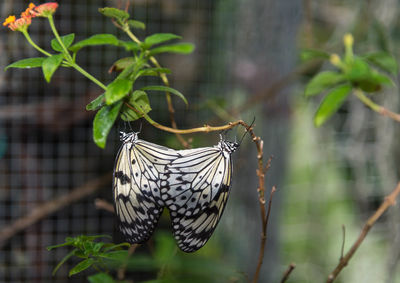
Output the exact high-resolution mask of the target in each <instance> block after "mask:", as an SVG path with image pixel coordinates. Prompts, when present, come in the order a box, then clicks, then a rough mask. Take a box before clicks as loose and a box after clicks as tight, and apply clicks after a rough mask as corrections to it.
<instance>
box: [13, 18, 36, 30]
mask: <svg viewBox="0 0 400 283" xmlns="http://www.w3.org/2000/svg"><path fill="white" fill-rule="evenodd" d="M31 23H32V19H31V17H25V18H19V19H18V20H16V21H14V22H11V23H9V25H8V27H9V28H10V29H11V30H12V31H16V30H17V31H21V32H22V31H26V29H27V28H28V27H29V25H30V24H31Z"/></svg>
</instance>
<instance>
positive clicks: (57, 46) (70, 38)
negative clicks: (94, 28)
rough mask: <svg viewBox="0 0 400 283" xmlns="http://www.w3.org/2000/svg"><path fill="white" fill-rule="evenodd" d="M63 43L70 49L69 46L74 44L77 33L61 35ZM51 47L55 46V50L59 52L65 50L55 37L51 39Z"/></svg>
mask: <svg viewBox="0 0 400 283" xmlns="http://www.w3.org/2000/svg"><path fill="white" fill-rule="evenodd" d="M60 39H61V41H62V43H63V44H64V46H65V47H66V48H67V49H68V47H69V46H70V45H71V44H72V42H73V41H74V39H75V34H74V33H70V34H67V35H64V36H61V37H60ZM51 48H53V49H54V50H55V51H58V52H63V51H64V50H63V48H62V47H61V45H60V43H59V42H58V40H57V38H53V39H52V40H51Z"/></svg>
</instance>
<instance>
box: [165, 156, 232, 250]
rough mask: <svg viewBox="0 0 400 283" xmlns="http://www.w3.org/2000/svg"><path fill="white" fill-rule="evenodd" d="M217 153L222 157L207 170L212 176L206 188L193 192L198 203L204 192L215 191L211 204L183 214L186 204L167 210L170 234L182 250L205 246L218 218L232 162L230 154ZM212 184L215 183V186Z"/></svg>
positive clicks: (224, 198) (226, 197) (230, 174)
mask: <svg viewBox="0 0 400 283" xmlns="http://www.w3.org/2000/svg"><path fill="white" fill-rule="evenodd" d="M220 156H221V157H222V160H219V159H217V160H216V161H214V162H215V164H214V166H213V167H212V169H210V170H211V171H210V172H213V174H214V175H213V176H214V177H213V178H214V179H212V178H211V181H210V182H209V183H207V184H208V185H207V188H206V189H204V190H203V193H200V194H193V196H195V197H196V198H199V199H197V200H196V201H195V202H197V203H200V200H201V199H202V198H203V197H202V196H203V195H202V194H204V192H210V193H211V195H212V194H213V190H214V191H215V195H214V196H213V197H210V203H208V204H207V205H206V206H204V208H202V209H201V210H200V209H199V207H197V208H196V209H195V210H193V212H192V213H190V214H189V213H186V211H187V210H185V211H182V208H185V206H182V207H181V209H179V210H175V211H174V210H171V209H170V215H171V220H172V230H173V234H174V237H175V239H176V241H177V243H178V246H179V248H180V249H181V250H182V251H184V252H194V251H196V250H198V249H200V248H201V247H202V246H204V245H205V243H206V242H207V241H208V240H209V238H210V237H211V235H212V233H213V232H214V230H215V228H216V226H217V224H218V222H219V220H220V219H221V216H222V213H223V211H224V208H225V205H226V202H227V200H228V196H229V191H230V185H231V176H232V162H231V159H230V156H228V158H224V157H223V156H222V155H221V154H220ZM215 169H216V170H215ZM204 170H205V169H204ZM219 170H223V171H222V174H219ZM207 172H208V171H207ZM216 175H217V176H218V175H222V179H221V180H219V179H218V178H217V177H216ZM216 179H217V180H216ZM205 180H209V179H208V178H207V179H205ZM204 182H206V181H204ZM207 182H208V181H207ZM215 184H218V188H217V187H216V186H215ZM200 187H201V186H200ZM185 209H188V208H185ZM197 209H199V211H196V210H197ZM194 212H197V213H194Z"/></svg>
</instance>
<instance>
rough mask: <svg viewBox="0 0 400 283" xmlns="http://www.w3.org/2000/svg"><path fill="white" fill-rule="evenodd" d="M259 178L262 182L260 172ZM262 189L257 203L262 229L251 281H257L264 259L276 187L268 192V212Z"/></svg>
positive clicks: (254, 282)
mask: <svg viewBox="0 0 400 283" xmlns="http://www.w3.org/2000/svg"><path fill="white" fill-rule="evenodd" d="M258 171H259V170H258ZM260 175H261V174H260ZM259 178H262V179H263V180H262V183H264V174H262V177H259ZM260 182H261V181H260ZM263 188H264V187H263ZM263 191H264V190H260V189H259V203H260V212H261V222H262V231H261V243H260V250H259V253H258V262H257V268H256V272H255V273H254V277H253V280H252V282H253V283H256V282H258V277H259V276H260V271H261V266H262V264H263V261H264V255H265V246H266V244H267V228H268V220H269V215H270V213H271V207H272V197H273V195H274V193H275V191H276V188H275V186H273V187H272V189H271V192H270V195H269V202H268V212H267V213H266V212H265V199H264V192H263Z"/></svg>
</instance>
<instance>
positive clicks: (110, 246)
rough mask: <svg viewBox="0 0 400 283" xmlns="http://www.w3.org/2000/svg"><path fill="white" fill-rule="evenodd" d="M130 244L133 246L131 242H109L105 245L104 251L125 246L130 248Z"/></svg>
mask: <svg viewBox="0 0 400 283" xmlns="http://www.w3.org/2000/svg"><path fill="white" fill-rule="evenodd" d="M130 246H131V244H129V243H120V244H112V243H108V244H106V245H105V246H104V249H103V252H108V251H111V250H115V249H121V248H123V247H126V248H129V247H130Z"/></svg>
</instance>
